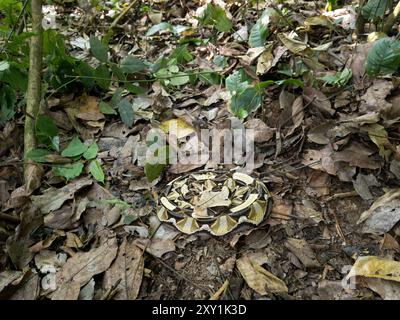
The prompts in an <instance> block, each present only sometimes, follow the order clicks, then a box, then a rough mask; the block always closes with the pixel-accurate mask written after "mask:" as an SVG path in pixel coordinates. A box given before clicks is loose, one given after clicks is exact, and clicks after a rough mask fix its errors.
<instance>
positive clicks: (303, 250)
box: [285, 238, 320, 268]
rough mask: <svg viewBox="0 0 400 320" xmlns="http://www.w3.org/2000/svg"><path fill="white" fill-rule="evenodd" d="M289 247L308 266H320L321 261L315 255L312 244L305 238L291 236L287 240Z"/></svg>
mask: <svg viewBox="0 0 400 320" xmlns="http://www.w3.org/2000/svg"><path fill="white" fill-rule="evenodd" d="M285 246H286V248H288V249H289V250H290V251H291V252H292V253H293V254H294V255H295V256H296V257H297V258H299V260H300V261H301V263H302V264H303V265H304V266H305V267H306V268H314V267H319V266H320V263H319V262H318V260H317V259H316V257H315V254H314V252H313V250H312V249H311V247H310V245H309V244H308V243H307V241H305V240H304V239H295V238H290V239H288V240H286V242H285Z"/></svg>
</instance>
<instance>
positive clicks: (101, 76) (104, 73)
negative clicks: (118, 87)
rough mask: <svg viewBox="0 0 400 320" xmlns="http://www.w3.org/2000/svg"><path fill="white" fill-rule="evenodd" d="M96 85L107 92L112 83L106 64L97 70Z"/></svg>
mask: <svg viewBox="0 0 400 320" xmlns="http://www.w3.org/2000/svg"><path fill="white" fill-rule="evenodd" d="M95 77H96V78H97V79H96V83H97V84H98V85H99V86H100V87H101V88H102V89H105V90H107V89H108V88H109V87H110V83H111V74H110V70H109V69H108V67H107V66H106V65H105V64H101V65H99V66H98V67H97V68H96V70H95Z"/></svg>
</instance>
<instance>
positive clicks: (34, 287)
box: [10, 272, 40, 300]
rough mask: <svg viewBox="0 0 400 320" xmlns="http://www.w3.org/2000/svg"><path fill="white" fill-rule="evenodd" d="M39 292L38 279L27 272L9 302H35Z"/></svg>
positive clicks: (35, 274) (34, 274) (36, 275)
mask: <svg viewBox="0 0 400 320" xmlns="http://www.w3.org/2000/svg"><path fill="white" fill-rule="evenodd" d="M39 292H40V278H39V275H38V274H37V273H33V272H29V274H28V275H27V276H25V277H24V280H23V281H21V283H20V284H19V288H18V290H17V291H16V292H15V293H14V294H13V295H12V296H11V297H10V300H36V299H37V298H38V297H39Z"/></svg>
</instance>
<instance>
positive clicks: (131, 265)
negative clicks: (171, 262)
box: [103, 238, 144, 300]
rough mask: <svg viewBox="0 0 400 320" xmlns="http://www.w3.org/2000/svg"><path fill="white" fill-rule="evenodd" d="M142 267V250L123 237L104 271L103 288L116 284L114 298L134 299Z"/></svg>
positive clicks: (108, 288) (137, 292)
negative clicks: (112, 259)
mask: <svg viewBox="0 0 400 320" xmlns="http://www.w3.org/2000/svg"><path fill="white" fill-rule="evenodd" d="M143 269H144V259H143V251H142V249H140V248H139V247H138V246H136V245H135V244H134V243H133V242H131V243H130V242H128V240H127V239H126V238H125V239H124V241H123V242H122V244H121V245H120V247H119V249H118V255H117V258H116V259H115V261H114V262H113V264H112V265H111V267H110V268H109V269H108V270H107V271H106V272H105V274H104V280H103V288H104V289H105V290H106V291H107V290H110V289H112V288H113V287H114V286H115V284H116V283H117V282H118V281H119V280H121V281H120V282H119V284H118V286H116V294H115V295H114V297H113V298H114V299H115V300H134V299H136V298H137V296H138V294H139V289H140V285H141V283H142V277H143Z"/></svg>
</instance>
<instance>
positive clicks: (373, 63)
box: [366, 38, 400, 75]
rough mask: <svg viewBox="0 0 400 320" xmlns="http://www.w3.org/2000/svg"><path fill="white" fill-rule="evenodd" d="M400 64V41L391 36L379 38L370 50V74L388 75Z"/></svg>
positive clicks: (368, 59)
mask: <svg viewBox="0 0 400 320" xmlns="http://www.w3.org/2000/svg"><path fill="white" fill-rule="evenodd" d="M399 66H400V41H398V40H394V39H391V38H383V39H380V40H378V41H377V42H376V43H375V44H374V46H373V47H372V49H371V50H370V51H369V52H368V57H367V64H366V70H367V73H368V74H369V75H378V74H382V75H387V74H392V73H393V72H395V71H396V70H397V69H398V68H399Z"/></svg>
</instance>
